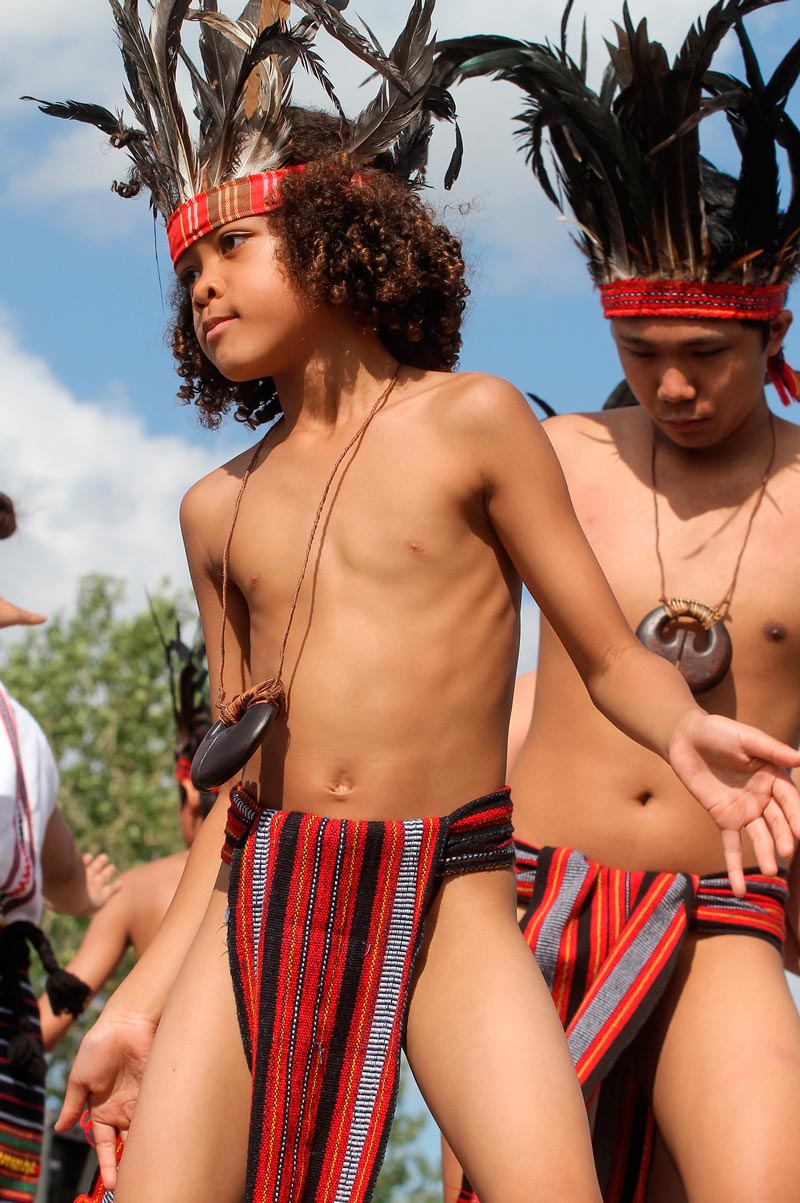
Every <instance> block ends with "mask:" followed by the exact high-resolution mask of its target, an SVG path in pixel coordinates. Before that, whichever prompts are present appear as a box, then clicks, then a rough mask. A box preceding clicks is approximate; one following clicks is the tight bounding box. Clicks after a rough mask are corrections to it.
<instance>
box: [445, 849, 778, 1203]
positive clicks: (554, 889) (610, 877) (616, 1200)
mask: <svg viewBox="0 0 800 1203" xmlns="http://www.w3.org/2000/svg"><path fill="white" fill-rule="evenodd" d="M516 852H517V860H516V875H517V901H518V903H519V905H520V906H523V907H525V914H524V916H523V918H522V920H521V923H520V926H521V928H522V931H523V933H524V935H525V938H526V940H527V941H528V944H529V945H530V947H531V950H532V951H533V953H534V955H535V957H536V960H537V963H538V965H539V968H540V969H541V971H542V974H543V976H544V979H545V981H546V982H547V985H548V988H549V990H550V993H551V995H552V997H553V1001H554V1002H555V1005H556V1009H557V1011H558V1014H559V1018H560V1019H561V1022H562V1024H563V1026H564V1030H565V1032H566V1035H567V1043H568V1044H569V1048H570V1052H571V1053H572V1060H573V1062H574V1064H575V1068H576V1070H577V1073H578V1078H579V1080H580V1083H581V1088H582V1090H583V1094H584V1098H585V1099H586V1101H587V1105H588V1104H589V1103H590V1102H593V1101H594V1100H595V1098H597V1112H596V1115H597V1119H596V1122H595V1126H594V1132H593V1137H592V1141H593V1145H594V1154H595V1163H596V1166H597V1176H598V1179H599V1181H600V1187H601V1189H602V1192H603V1199H604V1201H605V1203H643V1201H644V1199H645V1198H646V1190H647V1178H648V1175H649V1171H650V1158H651V1154H652V1144H653V1136H654V1132H655V1125H654V1120H653V1114H652V1110H651V1108H650V1107H649V1104H648V1102H647V1100H646V1099H645V1097H644V1096H643V1094H642V1093H641V1091H640V1089H639V1086H638V1082H637V1080H636V1078H635V1075H634V1073H633V1072H632V1067H631V1065H630V1064H629V1062H627V1060H626V1058H625V1056H624V1054H625V1051H626V1049H627V1048H628V1047H629V1046H630V1044H631V1042H632V1041H633V1039H634V1038H635V1037H636V1035H637V1034H638V1032H639V1031H641V1029H642V1026H643V1025H644V1024H645V1023H646V1022H647V1020H648V1018H649V1017H650V1016H651V1015H652V1013H653V1010H654V1008H655V1007H656V1005H657V1003H658V1002H659V1000H660V998H661V997H662V995H663V993H664V989H665V987H666V985H667V983H668V981H669V979H670V977H671V975H672V973H673V971H674V969H675V965H676V962H677V958H678V953H679V951H680V948H681V945H682V943H683V940H684V938H685V936H686V933H687V931H689V930H690V929H691V930H692V931H693V932H696V933H697V934H698V935H731V934H735V933H737V932H738V933H740V934H742V935H747V936H758V937H760V938H762V939H765V940H768V941H769V942H770V943H771V944H773V945H774V946H775V948H777V949H778V950H782V947H783V942H784V938H785V934H786V901H787V898H788V889H787V886H786V882H785V880H784V879H783V878H773V877H764V876H762V875H761V874H759V873H758V872H757V871H756V872H752V871H749V872H748V873H747V874H746V881H747V897H746V898H735V897H734V895H733V893H732V891H731V887H730V882H729V881H728V878H727V877H724V876H718V877H712V876H709V877H697V876H691V875H689V874H683V873H677V874H676V873H642V872H629V871H626V870H624V869H608V868H605V867H604V866H603V865H599V864H596V863H595V862H592V861H589V860H587V859H586V857H585V856H583V855H582V853H580V852H574V851H572V850H570V849H569V848H540V849H537V848H533V847H531V846H530V845H528V844H523V843H520V842H519V841H517V844H516ZM459 1198H460V1203H477V1201H476V1196H475V1195H474V1194H473V1193H472V1191H471V1190H470V1189H469V1187H468V1184H465V1186H464V1189H463V1190H462V1192H461V1195H460V1197H459Z"/></svg>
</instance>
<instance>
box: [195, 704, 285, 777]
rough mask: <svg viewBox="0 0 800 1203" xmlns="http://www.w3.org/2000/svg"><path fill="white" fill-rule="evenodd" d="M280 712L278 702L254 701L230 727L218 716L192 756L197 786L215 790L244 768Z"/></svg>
mask: <svg viewBox="0 0 800 1203" xmlns="http://www.w3.org/2000/svg"><path fill="white" fill-rule="evenodd" d="M277 712H278V707H277V705H276V703H275V702H253V703H252V704H251V705H250V706H248V708H247V710H245V712H244V714H243V715H242V717H241V718H240V719H239V720H238V722H235V723H233V724H232V726H230V727H226V726H225V724H224V723H223V722H222V721H221V720H220V719H217V721H216V722H215V723H214V725H213V727H211V728H209V730H208V731H207V732H206V734H205V737H204V738H203V741H202V743H201V744H200V746H199V748H198V749H197V751H196V752H195V754H194V757H193V759H192V773H191V776H192V785H193V786H194V787H195V789H216V787H217V786H218V785H224V784H225V782H226V781H230V779H231V777H233V776H235V774H236V773H238V772H239V770H240V769H243V768H244V766H245V765H246V764H247V762H248V760H249V759H250V757H251V756H252V755H253V753H254V752H255V750H256V748H257V747H259V745H260V744H261V743H263V741H264V739H265V737H266V734H267V731H268V730H269V726H270V723H271V722H272V720H273V719H274V717H275V715H276V714H277Z"/></svg>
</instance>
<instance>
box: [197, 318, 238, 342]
mask: <svg viewBox="0 0 800 1203" xmlns="http://www.w3.org/2000/svg"><path fill="white" fill-rule="evenodd" d="M233 320H234V319H233V314H231V313H226V314H221V315H220V316H218V317H207V318H206V320H205V321H204V322H203V338H205V340H206V341H208V339H209V338H211V337H212V335H213V334H214V332H215V331H217V330H222V328H223V327H224V326H227V325H228V324H229V322H232V321H233Z"/></svg>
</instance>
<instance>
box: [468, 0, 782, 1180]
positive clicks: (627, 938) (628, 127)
mask: <svg viewBox="0 0 800 1203" xmlns="http://www.w3.org/2000/svg"><path fill="white" fill-rule="evenodd" d="M735 7H736V6H730V9H731V11H732V10H733V8H735ZM720 20H721V17H720V9H719V7H717V8H716V9H715V10H714V11H713V14H710V15H709V19H708V22H707V24H706V29H705V30H704V29H703V26H702V25H700V26H699V29H698V30H695V31H693V32H692V35H690V38H689V39H688V40H687V47H686V48H685V49H684V52H683V56H682V58H681V59H680V60H679V62H678V65H677V66H676V68H675V69H674V71H671V70H670V69H669V67H668V65H667V61H666V56H665V55H664V54H663V51H662V50H661V48H660V47H658V46H657V45H652V44H650V43H649V42H648V39H647V33H646V27H645V26H644V25H642V26H640V27H639V29H638V30H636V31H635V30H634V29H633V28H632V26H631V24H630V21H629V19H628V17H627V14H626V16H625V18H624V26H623V28H622V29H620V30H619V46H618V47H613V48H612V52H611V68H610V71H611V75H610V76H607V78H606V82H605V87H606V89H607V90H606V94H605V101H601V100H600V99H599V98H598V97H596V96H595V95H594V94H593V93H591V92H590V90H589V89H588V88H587V87H586V84H585V80H584V79H583V78H582V74H581V72H580V69H579V68H577V67H576V66H575V64H574V63H572V61H571V60H569V59H568V58H567V56H566V55H565V54H563V53H561V54H560V53H559V51H558V50H556V51H552V50H550V49H549V48H546V47H539V46H530V45H520V44H517V45H516V46H511V45H510V44H509V43H506V44H505V45H501V44H500V43H501V40H500V39H497V40H494V39H486V40H484V42H483V44H482V45H481V46H480V47H479V49H480V51H481V53H482V54H483V55H484V57H482V58H477V59H473V60H472V62H471V63H470V62H469V61H468V58H469V55H468V48H465V47H464V46H463V45H462V47H461V48H460V53H461V54H462V55H463V57H464V59H465V61H466V66H465V67H464V71H465V73H466V74H474V73H479V72H480V71H482V70H486V71H490V72H492V73H499V74H500V76H501V77H502V78H505V79H510V80H511V81H512V82H514V83H516V84H518V85H519V86H520V87H521V88H522V89H523V90H524V91H525V93H526V96H527V97H528V98H529V100H530V108H529V110H528V112H527V114H526V115H525V120H526V122H528V123H529V128H535V125H536V122H537V120H539V119H540V117H541V115H542V114H547V113H552V112H553V110H554V109H556V108H557V111H558V112H559V115H560V118H559V119H560V125H559V129H558V131H555V130H554V131H553V133H554V136H553V146H554V149H555V152H556V155H557V162H558V170H559V175H560V178H561V180H562V182H564V185H565V191H566V194H567V198H568V200H569V204H570V207H571V209H572V211H573V213H574V215H575V217H576V218H577V221H578V223H579V229H580V230H581V231H582V234H581V237H582V238H583V240H584V249H585V251H586V253H587V255H588V257H589V259H590V264H591V270H592V274H593V277H594V279H595V280H596V282H597V283H598V284H599V285H600V291H601V295H602V299H603V303H604V306H605V311H606V314H607V316H609V317H610V318H611V321H612V333H613V337H614V339H615V341H616V344H617V349H618V351H619V355H620V359H621V362H622V366H623V369H624V372H625V377H626V380H627V383H628V385H629V386H630V389H631V390H632V392H633V394H634V395H635V398H636V400H637V401H638V402H639V404H638V406H635V407H634V408H618V409H614V410H610V411H607V412H603V413H600V414H597V413H594V414H578V415H570V416H564V417H557V418H554V419H552V420H550V421H548V422H547V423H546V424H545V429H546V431H547V433H548V435H549V437H550V441H551V443H552V445H553V447H554V449H555V451H556V453H557V455H558V458H559V460H560V462H561V465H562V467H563V469H564V472H565V475H566V478H567V484H568V486H569V490H570V496H571V498H572V502H573V504H574V506H575V510H576V513H577V516H578V519H579V521H580V522H581V524H582V526H583V529H584V531H585V532H586V535H587V537H588V540H589V542H590V544H591V546H592V548H593V550H594V552H595V554H596V555H597V557H598V560H599V562H600V564H601V566H602V568H603V570H604V572H605V574H606V576H607V577H608V579H609V582H610V584H611V586H612V588H613V590H614V592H615V593H616V595H617V597H618V598H619V600H620V603H621V606H622V609H623V611H624V613H625V615H626V617H627V619H628V621H629V622H630V623H631V625H632V627H634V628H638V633H639V636H640V638H641V639H642V640H643V641H645V642H646V644H647V646H649V647H651V648H652V649H653V650H655V651H658V652H659V653H660V654H662V655H664V656H666V657H667V658H669V659H671V660H673V661H678V662H679V663H680V667H681V671H682V672H683V673H684V675H686V677H687V679H688V680H689V681H690V682H691V683H692V685H693V688H694V689H695V691H696V694H697V696H698V700H699V701H700V703H701V704H702V705H703V706H704V708H706V709H707V710H709V711H711V712H712V713H714V714H721V715H727V716H729V717H735V718H738V719H741V720H742V721H745V722H748V723H753V724H756V725H758V726H760V727H763V728H764V729H766V730H769V731H770V732H771V733H772V734H773V735H775V736H776V737H778V738H780V739H783V740H785V741H786V742H787V743H791V744H794V745H796V744H797V743H798V739H800V691H798V677H799V675H800V638H798V635H800V628H799V627H798V614H797V604H796V598H797V593H798V588H800V558H798V556H797V554H796V551H795V548H796V544H797V532H798V529H800V488H799V487H798V468H800V429H799V428H798V426H797V425H795V424H794V423H792V422H788V421H785V420H783V419H781V418H778V417H777V416H775V415H773V414H771V413H770V410H769V408H768V406H767V400H766V397H765V393H764V381H765V375H766V374H767V373H769V375H770V377H771V378H772V379H773V380H774V381H775V382H776V383H777V384H778V386H779V391H780V392H781V396H782V397H783V398H784V399H787V400H788V395H789V394H793V395H794V396H795V397H797V388H796V378H795V377H794V374H793V373H792V372H791V369H788V368H787V367H786V365H785V363H784V361H783V358H782V346H783V341H784V338H785V336H786V333H787V331H788V329H789V326H790V324H791V314H790V313H789V312H788V310H786V309H785V307H784V302H785V297H786V288H787V285H788V282H789V280H790V279H791V277H792V275H793V273H794V271H795V269H796V266H797V256H798V225H799V224H800V223H798V219H797V215H796V211H797V193H796V192H795V199H794V200H793V201H792V202H791V205H790V210H789V212H788V213H786V214H783V213H781V212H780V211H779V208H778V203H777V200H778V198H777V168H775V167H774V163H775V148H774V142H775V141H778V142H783V141H784V139H785V138H788V136H789V134H788V131H789V130H790V129H791V128H793V127H791V123H790V122H789V119H788V118H787V117H786V116H785V113H782V112H781V111H780V110H781V109H782V104H783V100H784V99H785V97H784V94H783V92H781V91H780V89H779V84H778V83H777V82H776V83H774V84H773V85H772V94H770V92H769V91H767V92H765V90H764V86H763V85H761V84H760V81H759V78H758V75H757V68H756V67H755V66H754V65H753V61H752V59H751V58H750V54H751V53H752V52H751V49H750V47H749V43H748V42H747V40H746V37H745V35H744V32H743V31H742V30H741V28H740V29H739V33H740V37H741V39H742V42H743V45H744V47H745V52H746V55H747V60H748V71H749V77H748V80H749V86H748V84H742V83H740V82H738V81H732V80H730V78H726V79H723V78H722V77H720V76H715V75H713V74H709V75H708V76H706V85H707V87H708V88H709V89H711V90H712V91H720V90H725V91H727V92H729V93H730V95H729V96H728V104H729V107H730V109H731V112H732V119H733V120H734V122H735V123H736V124H735V128H736V129H737V132H738V135H739V140H740V146H741V147H742V153H743V163H742V174H741V179H740V181H738V182H737V181H734V180H732V179H730V178H729V177H725V176H722V175H720V174H719V173H717V172H716V171H715V170H714V169H713V167H712V166H711V165H710V164H709V163H708V162H707V161H703V160H701V159H700V157H699V146H698V141H697V134H696V131H694V132H693V131H692V130H686V127H684V136H683V138H681V139H678V140H677V141H675V140H672V141H670V142H668V144H667V145H666V146H665V147H664V148H663V149H662V150H661V152H659V151H655V150H652V148H654V147H658V146H659V144H661V143H663V142H664V141H665V139H667V138H668V135H669V134H670V133H672V132H674V131H675V130H677V129H678V128H679V126H680V120H679V119H678V117H677V116H676V113H677V111H678V109H677V105H678V101H680V103H681V104H685V105H686V111H691V109H692V108H693V106H694V105H696V103H697V101H698V99H699V86H700V82H701V81H702V79H703V75H704V73H705V72H706V71H707V69H708V65H709V63H708V60H709V57H710V54H711V52H712V51H713V45H712V43H711V39H712V36H713V37H714V38H718V36H719V32H720V31H719V29H718V27H717V25H716V24H715V23H716V22H718V21H720ZM710 31H713V34H712V33H711V32H710ZM476 41H478V40H477V39H476ZM489 41H496V44H495V45H494V46H489V45H488V42H489ZM799 48H800V47H799V46H795V47H794V49H793V51H792V52H791V53H792V54H793V55H794V56H795V58H796V57H797V53H798V49H799ZM562 51H563V48H562ZM454 52H455V51H454ZM788 61H789V60H787V62H788ZM687 63H691V64H692V67H693V69H694V71H695V88H696V95H692V93H691V91H690V90H689V89H690V84H689V83H687V79H688V72H687ZM794 75H796V71H795V72H794ZM783 78H784V86H785V87H789V86H791V80H792V78H793V77H792V75H791V74H790V73H789V72H788V71H787V70H786V68H785V67H784V72H783ZM613 79H616V84H617V87H616V89H612V88H611V86H610V80H613ZM775 79H776V81H777V80H778V79H779V76H778V75H777V74H776V77H775ZM735 87H736V88H738V89H739V90H740V91H739V94H738V95H737V96H733V90H734V88H735ZM570 89H571V90H570ZM687 96H688V99H687ZM576 98H579V99H576ZM612 98H613V102H614V103H613V105H612V103H611V102H612ZM773 104H774V105H777V106H778V108H777V109H773V108H772V105H773ZM558 106H560V107H558ZM659 115H660V120H661V123H662V124H661V125H660V126H659V125H658V120H659ZM593 120H597V121H598V124H597V125H595V126H594V128H593V129H592V128H591V122H592V121H593ZM759 122H760V125H759V124H758V123H759ZM687 124H688V123H687ZM756 129H758V133H759V135H760V136H759V137H758V138H755V137H754V135H755V133H756ZM794 134H795V137H800V135H797V131H794ZM623 144H624V146H625V148H626V149H625V154H624V156H623V155H622V154H621V153H620V155H619V156H618V157H617V159H616V162H617V173H616V175H614V174H613V173H607V172H606V166H607V161H606V162H604V160H603V155H604V153H605V148H606V147H607V146H608V145H613V146H616V147H622V146H623ZM651 151H652V153H649V152H651ZM794 154H795V158H796V157H797V154H796V149H795V151H794ZM662 156H663V157H662ZM756 157H758V165H757V166H756V162H755V159H756ZM579 159H580V160H581V164H580V169H579V168H578V160H579ZM770 163H772V164H773V175H772V177H770V167H769V165H770ZM537 166H538V168H539V170H540V171H543V170H544V168H543V164H542V163H541V161H539V162H537ZM797 166H798V164H797V163H795V168H796V167H797ZM755 177H758V178H759V180H760V181H761V182H760V185H759V189H760V191H759V197H760V207H759V208H758V209H757V211H754V209H753V207H752V206H750V207H749V212H748V206H749V200H748V196H749V193H748V189H750V188H752V186H753V184H752V181H753V179H754V178H755ZM770 180H771V185H770V183H769V181H770ZM693 181H694V186H693ZM546 186H547V185H546ZM770 187H771V188H772V191H770ZM698 198H699V199H698ZM645 202H646V203H645ZM615 204H616V205H618V209H616V210H615V209H614V205H615ZM637 206H638V207H637ZM618 216H619V217H620V225H619V226H616V225H615V224H614V223H615V221H616V219H617V217H618ZM604 222H605V223H606V224H604ZM687 239H688V245H687ZM752 319H756V320H755V321H753V320H752ZM698 601H699V602H702V603H704V605H698V604H697V602H698ZM687 603H688V604H687ZM698 616H699V617H700V618H702V619H703V622H702V623H699V622H698V621H697V618H698ZM731 649H732V658H730V651H731ZM520 693H521V690H520ZM654 700H655V699H654ZM647 704H648V703H647V702H645V703H644V705H645V706H646V705H647ZM530 714H531V712H530V708H529V709H528V718H529V720H530ZM510 781H511V786H512V791H513V796H514V803H515V808H514V826H515V836H516V841H517V851H518V861H517V876H518V902H519V906H520V915H521V921H522V927H523V931H524V932H525V935H526V937H527V939H528V941H529V943H530V945H531V947H532V948H533V950H534V952H535V955H536V957H537V960H538V962H539V964H540V966H541V968H542V969H543V972H544V974H545V977H546V980H547V981H548V983H549V985H550V987H551V990H552V993H553V997H554V999H555V1001H556V1005H557V1008H558V1010H559V1014H560V1016H561V1018H562V1022H563V1023H564V1026H565V1028H566V1029H567V1033H568V1038H569V1041H570V1047H571V1050H572V1052H573V1058H574V1060H575V1063H576V1066H577V1068H578V1072H579V1075H580V1077H581V1081H582V1083H583V1086H584V1091H585V1095H586V1097H587V1102H589V1103H590V1108H591V1113H592V1118H593V1124H594V1143H595V1153H596V1159H597V1166H598V1174H599V1178H600V1182H601V1186H602V1188H603V1191H604V1197H605V1199H606V1200H607V1201H616V1200H633V1199H637V1200H639V1199H644V1198H645V1190H646V1183H647V1178H648V1162H649V1156H650V1150H651V1147H652V1141H653V1128H652V1123H653V1115H654V1117H655V1121H656V1123H657V1125H658V1129H659V1130H660V1132H661V1135H662V1137H663V1140H664V1142H665V1144H666V1146H667V1148H668V1150H669V1153H670V1154H671V1156H672V1158H673V1159H674V1161H675V1164H676V1165H677V1168H678V1171H679V1172H680V1175H681V1177H682V1179H683V1184H684V1188H685V1192H686V1196H687V1197H688V1199H689V1200H690V1201H692V1203H695V1201H697V1203H699V1201H701V1200H702V1203H711V1201H716V1200H726V1201H728V1203H734V1201H741V1203H745V1201H746V1200H753V1199H758V1200H767V1199H770V1200H773V1199H774V1200H778V1199H780V1200H781V1201H782V1203H790V1201H791V1200H798V1199H800V1147H798V1144H797V1141H796V1140H795V1138H794V1133H795V1124H796V1116H797V1114H798V1108H800V1020H799V1019H798V1015H797V1012H796V1010H795V1007H794V1005H793V1003H792V1000H791V997H790V995H789V992H788V989H787V986H786V982H785V978H784V973H783V965H782V959H781V954H780V949H781V944H782V937H783V931H784V923H785V915H784V908H785V906H786V886H785V881H784V879H783V878H774V879H767V878H764V877H762V876H760V875H759V874H757V873H754V874H753V875H752V876H751V877H750V880H751V882H752V888H751V889H749V890H748V900H747V902H746V903H745V904H744V905H743V904H742V903H740V902H738V901H735V900H733V899H732V898H731V895H730V888H729V884H728V881H727V878H726V877H725V875H724V872H723V871H722V865H721V861H720V856H719V848H718V845H717V843H716V832H715V831H714V826H713V823H712V822H710V820H709V818H708V816H706V815H703V814H702V813H701V812H700V811H699V810H698V808H697V806H696V805H694V803H693V800H692V799H691V797H690V796H689V794H688V793H687V792H686V790H685V789H684V788H683V786H682V785H681V784H680V782H678V781H677V780H676V778H675V777H674V775H673V774H671V773H669V772H668V771H665V766H664V765H663V762H661V761H659V759H658V758H657V757H655V756H653V755H652V753H651V752H649V751H647V750H646V749H644V748H642V747H641V746H639V745H638V744H636V743H634V742H633V741H632V740H631V739H629V738H627V736H626V735H624V734H623V733H621V732H620V731H619V730H617V729H616V728H615V727H614V726H612V724H610V723H609V722H608V721H607V720H606V719H605V718H604V717H603V716H602V715H601V714H599V713H598V711H597V710H596V709H595V708H594V707H593V706H592V704H591V701H590V699H589V697H588V696H587V694H586V690H585V688H584V686H583V683H582V682H581V680H580V677H579V675H578V673H577V672H576V671H575V668H574V666H573V664H572V663H571V661H570V659H569V655H568V654H567V652H566V650H565V647H564V645H563V643H562V642H561V640H560V639H559V633H558V632H557V631H556V630H554V628H553V626H552V624H551V623H550V622H549V621H548V620H547V617H546V616H545V617H543V620H542V630H541V642H540V652H539V663H538V671H537V678H536V693H535V704H534V705H533V716H532V721H530V729H529V732H528V735H527V739H526V741H525V743H524V745H523V747H522V749H521V751H520V752H519V754H518V756H517V758H516V760H515V762H514V765H513V769H512V771H511V774H510ZM745 859H746V861H747V863H748V864H753V863H754V857H753V855H752V852H751V850H750V849H749V848H748V849H747V850H746V853H745ZM671 890H672V891H676V890H677V893H676V894H675V899H674V901H673V902H672V903H671V904H670V905H666V900H665V897H664V896H665V895H666V894H668V893H669V892H670V891H671ZM789 913H790V916H792V917H793V911H792V910H790V912H789ZM644 1100H648V1101H649V1102H650V1103H651V1104H652V1111H651V1112H649V1111H648V1108H647V1106H646V1103H644ZM667 1168H668V1167H667ZM665 1172H666V1171H665V1170H664V1169H663V1165H662V1170H661V1172H660V1173H659V1174H654V1177H653V1180H651V1182H650V1194H649V1195H648V1196H647V1197H648V1198H649V1199H650V1200H656V1199H658V1200H664V1201H667V1200H669V1201H671V1203H676V1201H677V1200H679V1199H680V1198H681V1197H683V1195H682V1188H681V1187H680V1185H679V1184H677V1185H676V1183H675V1180H674V1178H671V1179H670V1181H669V1182H668V1181H667V1179H666V1178H662V1177H661V1174H663V1173H665ZM452 1177H453V1176H452V1173H450V1174H449V1175H448V1180H450V1181H451V1182H452Z"/></svg>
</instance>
